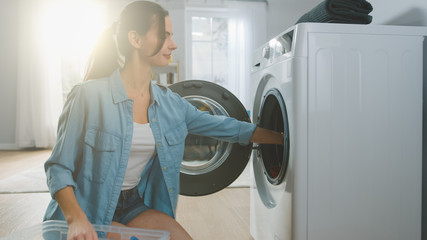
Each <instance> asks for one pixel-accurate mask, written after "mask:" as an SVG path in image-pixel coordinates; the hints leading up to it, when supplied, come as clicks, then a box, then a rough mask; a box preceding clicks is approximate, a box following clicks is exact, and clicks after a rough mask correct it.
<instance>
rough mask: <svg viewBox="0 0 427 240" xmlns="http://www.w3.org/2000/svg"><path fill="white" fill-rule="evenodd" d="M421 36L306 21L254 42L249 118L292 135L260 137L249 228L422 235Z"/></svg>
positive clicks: (336, 237) (289, 235) (283, 235)
mask: <svg viewBox="0 0 427 240" xmlns="http://www.w3.org/2000/svg"><path fill="white" fill-rule="evenodd" d="M426 35H427V28H425V27H403V26H378V25H351V24H327V23H303V24H298V25H296V26H293V27H291V28H289V29H288V30H286V31H284V32H283V33H281V34H279V35H278V36H276V37H274V38H273V39H271V40H270V41H269V42H267V43H265V44H264V45H262V46H261V47H259V48H258V49H256V50H255V51H254V54H253V59H252V70H251V71H252V72H251V86H252V90H251V91H252V93H251V95H252V96H254V98H255V99H254V105H253V109H252V114H253V115H252V120H253V121H254V122H255V123H256V124H258V125H259V126H261V127H264V128H268V129H273V130H276V131H281V132H283V133H284V136H285V141H284V145H283V146H278V145H263V144H261V145H256V144H255V145H254V149H255V150H254V151H253V154H252V156H253V157H252V160H251V161H252V163H251V167H252V170H251V174H252V175H251V179H252V183H251V188H250V231H251V234H252V236H253V237H254V239H256V240H268V239H272V240H273V239H274V240H290V239H294V240H343V239H346V240H360V239H363V240H369V239H372V240H381V239H384V240H390V239H400V240H404V239H421V230H422V227H421V224H422V221H421V219H422V214H421V210H422V184H421V183H422V124H423V119H422V114H423V112H422V108H423V102H422V99H423V90H422V89H423V42H424V41H425V40H424V39H425V37H424V36H426ZM425 220H426V218H425V216H424V221H425Z"/></svg>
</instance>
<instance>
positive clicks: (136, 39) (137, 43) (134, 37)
mask: <svg viewBox="0 0 427 240" xmlns="http://www.w3.org/2000/svg"><path fill="white" fill-rule="evenodd" d="M128 40H129V43H130V44H131V45H132V46H133V47H134V48H140V47H141V46H142V44H143V42H144V41H143V38H142V37H141V36H140V35H139V34H138V33H137V32H136V31H129V33H128Z"/></svg>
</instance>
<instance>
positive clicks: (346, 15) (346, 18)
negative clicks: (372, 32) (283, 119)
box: [297, 0, 372, 24]
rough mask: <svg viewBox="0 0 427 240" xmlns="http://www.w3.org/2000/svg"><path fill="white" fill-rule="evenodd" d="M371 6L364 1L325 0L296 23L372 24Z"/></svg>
mask: <svg viewBox="0 0 427 240" xmlns="http://www.w3.org/2000/svg"><path fill="white" fill-rule="evenodd" d="M371 11H372V5H371V4H370V3H369V2H367V1H365V0H325V1H323V2H321V3H320V4H319V5H317V6H316V7H315V8H313V9H312V10H311V11H309V12H307V13H306V14H304V15H303V16H301V18H300V19H298V21H297V23H302V22H324V23H351V24H369V23H371V22H372V16H370V15H369V13H370V12H371Z"/></svg>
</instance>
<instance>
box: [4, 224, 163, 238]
mask: <svg viewBox="0 0 427 240" xmlns="http://www.w3.org/2000/svg"><path fill="white" fill-rule="evenodd" d="M93 227H94V229H95V231H96V232H97V233H98V237H99V238H98V239H99V240H102V239H106V238H105V235H107V233H119V234H120V238H114V239H111V238H110V239H108V240H168V239H169V232H166V231H159V230H149V229H140V228H127V227H116V226H105V225H93ZM67 231H68V225H67V223H66V222H65V221H56V220H55V221H46V222H43V223H40V224H38V225H35V226H32V227H29V228H25V229H22V230H20V231H17V232H14V233H12V234H10V235H8V236H5V237H0V240H42V239H44V240H66V239H67ZM103 237H104V238H103Z"/></svg>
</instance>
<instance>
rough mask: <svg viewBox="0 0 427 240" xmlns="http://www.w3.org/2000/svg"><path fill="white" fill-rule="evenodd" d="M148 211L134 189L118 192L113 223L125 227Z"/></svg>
mask: <svg viewBox="0 0 427 240" xmlns="http://www.w3.org/2000/svg"><path fill="white" fill-rule="evenodd" d="M149 209H150V208H149V207H147V206H145V204H144V201H143V200H142V199H141V197H140V196H139V194H138V189H137V188H136V187H135V188H132V189H130V190H123V191H121V192H120V197H119V201H118V202H117V207H116V210H115V212H114V217H113V221H114V222H118V223H121V224H125V225H126V224H128V223H129V222H130V221H131V220H132V219H134V218H135V217H136V216H138V215H139V214H140V213H142V212H144V211H147V210H149Z"/></svg>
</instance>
